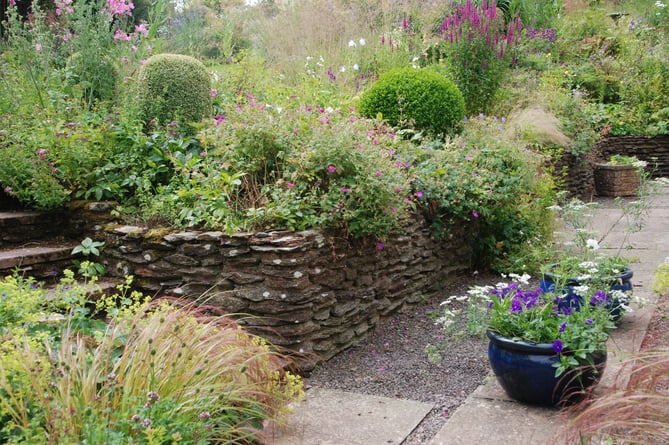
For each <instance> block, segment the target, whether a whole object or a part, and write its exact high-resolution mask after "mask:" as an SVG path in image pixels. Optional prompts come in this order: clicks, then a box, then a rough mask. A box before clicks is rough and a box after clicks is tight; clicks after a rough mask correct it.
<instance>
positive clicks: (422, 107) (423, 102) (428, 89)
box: [360, 68, 465, 135]
mask: <svg viewBox="0 0 669 445" xmlns="http://www.w3.org/2000/svg"><path fill="white" fill-rule="evenodd" d="M360 113H361V114H362V115H363V116H366V117H370V118H374V117H377V116H378V115H380V116H381V117H382V118H383V119H384V120H385V121H387V122H388V123H390V124H391V125H393V126H398V125H403V124H409V125H411V126H412V127H413V128H415V129H417V130H421V131H422V130H426V131H427V132H429V133H432V134H435V135H451V134H455V133H457V132H458V131H459V130H460V128H461V125H462V121H463V118H464V115H465V104H464V100H463V98H462V94H461V93H460V91H459V90H458V88H457V87H456V86H455V84H454V83H453V82H451V81H450V80H449V79H448V78H446V77H445V76H442V75H441V74H438V73H436V72H434V71H430V70H424V69H415V68H398V69H394V70H391V71H388V72H386V73H384V74H382V75H381V76H380V77H379V79H378V81H377V82H376V83H374V85H372V87H371V88H370V89H369V90H367V91H366V92H365V93H364V94H363V95H362V98H361V99H360Z"/></svg>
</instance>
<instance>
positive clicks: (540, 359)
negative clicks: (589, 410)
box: [488, 331, 606, 406]
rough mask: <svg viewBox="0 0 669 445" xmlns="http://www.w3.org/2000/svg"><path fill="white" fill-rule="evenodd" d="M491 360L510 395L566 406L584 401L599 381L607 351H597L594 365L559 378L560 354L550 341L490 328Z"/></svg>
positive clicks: (543, 404)
mask: <svg viewBox="0 0 669 445" xmlns="http://www.w3.org/2000/svg"><path fill="white" fill-rule="evenodd" d="M488 338H489V339H490V343H489V344H488V359H489V360H490V365H491V367H492V369H493V372H494V373H495V377H497V381H498V382H499V383H500V385H501V386H502V388H503V389H504V391H505V392H506V394H507V395H508V396H509V397H511V398H512V399H515V400H518V401H519V402H524V403H527V404H530V405H538V406H554V405H558V404H560V405H566V404H571V403H575V402H578V401H579V400H582V398H583V396H584V395H585V394H586V390H587V389H588V388H590V387H592V386H593V385H595V384H596V383H598V382H599V379H600V377H601V374H602V372H603V371H604V367H605V366H606V352H605V351H604V352H600V353H597V354H593V362H594V365H592V366H590V365H584V366H582V367H580V368H575V369H572V370H570V371H567V372H565V373H563V374H562V375H560V376H559V377H555V367H553V365H554V364H555V363H557V362H559V358H558V355H557V354H556V353H555V352H554V351H553V345H552V344H549V343H528V342H523V341H514V340H511V339H508V338H505V337H502V336H500V335H498V334H496V333H495V332H492V331H488Z"/></svg>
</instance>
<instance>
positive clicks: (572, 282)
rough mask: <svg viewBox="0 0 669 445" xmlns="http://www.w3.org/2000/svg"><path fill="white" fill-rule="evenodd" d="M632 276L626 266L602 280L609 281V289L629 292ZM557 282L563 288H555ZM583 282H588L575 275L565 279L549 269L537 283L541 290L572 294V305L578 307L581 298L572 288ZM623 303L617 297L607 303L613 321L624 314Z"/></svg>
mask: <svg viewBox="0 0 669 445" xmlns="http://www.w3.org/2000/svg"><path fill="white" fill-rule="evenodd" d="M633 276H634V272H633V271H632V269H630V268H629V267H626V268H625V269H623V271H622V272H621V273H619V274H617V275H612V276H610V277H607V278H606V279H605V280H604V281H605V282H607V283H609V289H610V290H619V291H623V292H631V291H632V277H633ZM558 282H559V283H564V284H563V286H564V288H562V289H556V288H555V286H556V283H558ZM584 284H588V280H584V279H580V278H576V277H570V278H567V279H566V280H565V279H563V278H562V277H561V276H559V275H557V274H555V273H553V272H551V271H548V272H546V273H544V275H543V277H542V278H541V282H540V283H539V286H540V287H541V290H542V291H544V292H559V293H562V294H566V295H568V296H573V297H574V299H573V300H572V301H573V302H574V304H573V305H574V306H576V307H578V306H580V305H581V299H580V297H578V296H577V295H575V294H574V292H573V288H574V287H575V286H582V285H584ZM623 303H625V302H623V301H620V300H618V299H617V298H612V299H611V303H610V304H609V305H608V308H609V310H610V311H611V318H612V319H613V321H618V320H620V319H621V318H622V316H623V314H624V310H623V307H622V305H623Z"/></svg>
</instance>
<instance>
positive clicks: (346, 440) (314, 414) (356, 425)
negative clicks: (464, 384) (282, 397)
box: [270, 388, 433, 445]
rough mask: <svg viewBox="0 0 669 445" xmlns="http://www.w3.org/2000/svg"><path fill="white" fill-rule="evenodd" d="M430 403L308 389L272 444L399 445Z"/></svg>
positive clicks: (418, 421)
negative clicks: (286, 424)
mask: <svg viewBox="0 0 669 445" xmlns="http://www.w3.org/2000/svg"><path fill="white" fill-rule="evenodd" d="M432 407H433V404H431V403H422V402H416V401H413V400H402V399H390V398H386V397H377V396H369V395H363V394H356V393H351V392H345V391H338V390H328V389H323V388H311V389H309V390H308V391H307V393H306V397H305V400H304V401H303V402H302V403H300V404H298V405H297V406H296V408H295V412H294V413H293V414H292V415H291V416H290V418H289V419H288V426H287V427H286V430H285V431H283V432H280V433H277V434H276V436H275V437H274V438H273V441H270V444H273V445H393V444H394V445H399V444H401V443H402V441H403V440H404V438H405V437H406V436H408V435H409V434H410V433H411V431H413V430H414V428H416V426H417V425H418V424H419V423H420V422H421V421H422V420H423V418H425V416H426V415H427V414H428V413H429V412H430V410H431V409H432Z"/></svg>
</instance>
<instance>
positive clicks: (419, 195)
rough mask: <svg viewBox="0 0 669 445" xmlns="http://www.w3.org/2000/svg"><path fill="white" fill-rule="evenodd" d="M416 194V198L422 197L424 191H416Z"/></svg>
mask: <svg viewBox="0 0 669 445" xmlns="http://www.w3.org/2000/svg"><path fill="white" fill-rule="evenodd" d="M415 195H416V198H422V197H423V192H416V193H415Z"/></svg>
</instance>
